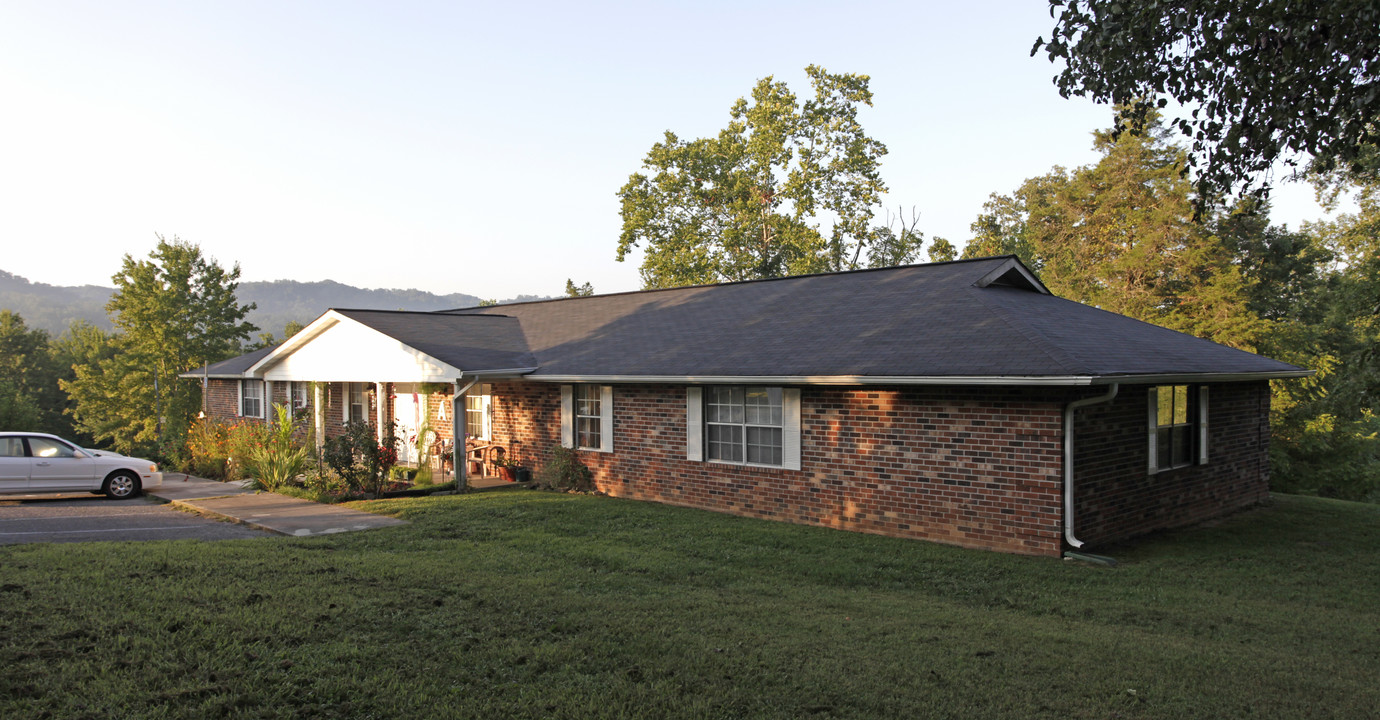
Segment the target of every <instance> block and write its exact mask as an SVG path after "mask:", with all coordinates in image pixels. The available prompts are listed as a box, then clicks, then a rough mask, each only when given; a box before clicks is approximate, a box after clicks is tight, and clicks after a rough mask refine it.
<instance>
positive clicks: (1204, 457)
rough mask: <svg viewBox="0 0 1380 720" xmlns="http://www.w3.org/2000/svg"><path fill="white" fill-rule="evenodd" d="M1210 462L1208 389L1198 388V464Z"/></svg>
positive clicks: (1203, 386) (1205, 387)
mask: <svg viewBox="0 0 1380 720" xmlns="http://www.w3.org/2000/svg"><path fill="white" fill-rule="evenodd" d="M1207 461H1208V387H1207V386H1206V385H1202V386H1200V387H1199V388H1198V464H1199V465H1206V464H1207Z"/></svg>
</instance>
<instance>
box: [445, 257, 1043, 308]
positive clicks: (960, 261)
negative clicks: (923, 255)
mask: <svg viewBox="0 0 1380 720" xmlns="http://www.w3.org/2000/svg"><path fill="white" fill-rule="evenodd" d="M1007 258H1016V259H1017V260H1019V259H1020V258H1017V257H1016V256H1015V255H992V256H989V257H980V258H961V259H958V260H945V261H943V262H928V263H910V264H908V265H888V266H887V267H876V268H856V269H853V270H831V271H829V272H818V273H805V274H804V275H786V276H783V277H773V278H751V279H749V280H730V281H729V282H720V283H702V284H700V285H677V286H676V287H668V288H647V289H645V290H625V291H623V292H616V293H605V294H602V295H581V296H579V297H555V298H546V299H545V300H524V301H522V302H515V303H499V304H498V305H471V306H469V307H459V308H451V309H449V310H435V311H433V312H437V313H456V312H460V311H462V310H480V309H484V308H491V307H514V306H518V305H539V304H542V303H556V302H567V301H571V300H589V299H592V298H610V297H620V296H623V295H644V294H650V293H659V292H671V291H674V290H703V289H705V288H716V287H727V286H729V285H749V284H752V283H769V282H781V281H783V280H800V279H803V278H813V277H830V276H835V275H858V274H861V273H870V272H885V271H887V270H913V269H916V268H931V267H939V266H941V265H960V264H965V263H975V262H987V261H991V260H1005V259H1007Z"/></svg>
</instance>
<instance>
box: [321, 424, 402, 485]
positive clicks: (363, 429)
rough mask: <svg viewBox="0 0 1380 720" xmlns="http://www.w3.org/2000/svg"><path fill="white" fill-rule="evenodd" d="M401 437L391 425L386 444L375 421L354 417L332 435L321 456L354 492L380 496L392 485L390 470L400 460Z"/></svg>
mask: <svg viewBox="0 0 1380 720" xmlns="http://www.w3.org/2000/svg"><path fill="white" fill-rule="evenodd" d="M397 442H398V439H397V436H396V435H394V429H393V428H392V427H389V428H387V432H386V433H385V434H384V436H383V441H382V443H380V442H379V439H378V433H377V431H376V430H375V429H374V424H373V423H368V422H364V421H362V420H351V421H350V422H348V423H345V431H344V432H343V433H342V434H340V435H337V436H334V437H328V438H326V441H325V447H324V448H323V449H322V453H321V459H322V460H323V461H324V462H325V463H326V465H328V466H330V468H331V470H333V471H334V472H335V474H336V475H337V476H338V477H340V479H341V480H343V481H344V482H345V485H346V487H347V488H348V490H349V491H351V492H363V493H369V494H372V495H374V496H375V497H377V496H378V494H379V493H381V492H383V488H384V486H385V485H387V484H388V475H389V470H391V469H392V467H393V465H395V464H396V463H397V462H398V451H397V449H396V448H397Z"/></svg>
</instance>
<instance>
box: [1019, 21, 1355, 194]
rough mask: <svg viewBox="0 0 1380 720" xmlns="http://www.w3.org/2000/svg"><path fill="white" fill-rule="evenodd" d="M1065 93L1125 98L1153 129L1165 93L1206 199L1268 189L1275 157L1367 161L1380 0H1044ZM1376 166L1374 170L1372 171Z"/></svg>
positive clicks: (1050, 52) (1326, 165) (1050, 45)
mask: <svg viewBox="0 0 1380 720" xmlns="http://www.w3.org/2000/svg"><path fill="white" fill-rule="evenodd" d="M1050 12H1051V14H1052V15H1055V14H1056V13H1057V15H1056V19H1055V26H1054V29H1053V31H1052V33H1051V35H1050V39H1049V40H1048V41H1046V40H1044V39H1043V38H1040V39H1037V40H1036V41H1035V46H1034V47H1033V48H1032V49H1031V55H1034V54H1036V53H1038V52H1039V51H1040V50H1041V49H1043V50H1044V51H1045V54H1046V56H1047V57H1048V58H1049V60H1050V61H1051V62H1063V64H1064V67H1063V70H1061V71H1060V72H1059V74H1058V75H1057V76H1056V77H1055V83H1056V85H1058V87H1059V92H1060V93H1061V94H1062V95H1063V96H1064V97H1069V96H1070V95H1079V96H1083V97H1089V98H1092V99H1093V100H1094V101H1096V102H1101V103H1113V104H1116V105H1121V106H1125V109H1126V111H1125V112H1124V113H1122V114H1121V116H1120V117H1119V119H1118V123H1117V127H1116V132H1117V133H1120V131H1121V130H1123V129H1131V130H1133V131H1136V132H1139V131H1140V130H1141V129H1142V128H1144V127H1146V125H1147V121H1148V119H1149V118H1150V117H1151V114H1152V111H1153V109H1154V108H1163V107H1165V106H1166V105H1167V99H1173V100H1174V101H1175V102H1177V103H1179V104H1180V105H1182V106H1183V107H1184V109H1185V112H1186V113H1188V115H1187V116H1186V117H1181V118H1178V119H1177V120H1176V121H1175V122H1174V125H1175V126H1176V127H1177V128H1178V129H1179V131H1180V132H1181V133H1182V134H1183V135H1184V136H1186V137H1188V138H1190V139H1191V141H1192V150H1193V154H1194V159H1195V163H1196V166H1197V171H1198V192H1199V196H1200V198H1202V199H1203V200H1204V201H1210V199H1211V198H1212V197H1213V196H1214V195H1217V194H1223V193H1229V192H1231V191H1232V189H1233V188H1234V187H1236V186H1237V185H1238V184H1239V185H1241V186H1242V187H1243V188H1244V189H1253V188H1254V189H1256V190H1263V189H1264V188H1265V185H1264V184H1263V182H1264V181H1261V180H1257V179H1256V178H1260V177H1268V171H1269V169H1270V168H1271V166H1272V165H1273V164H1274V162H1275V161H1276V159H1281V158H1282V159H1284V160H1286V161H1287V162H1289V163H1290V164H1297V162H1298V161H1299V156H1300V155H1310V156H1313V157H1314V158H1316V159H1317V161H1318V163H1319V167H1320V168H1321V169H1323V170H1327V169H1330V168H1332V167H1337V166H1339V165H1340V166H1342V167H1359V165H1360V163H1359V161H1360V160H1361V159H1362V155H1363V154H1364V152H1365V150H1364V148H1365V146H1367V145H1368V144H1374V143H1376V142H1377V141H1380V124H1377V121H1380V5H1378V4H1376V3H1375V2H1374V1H1373V0H1288V1H1285V0H1141V1H1139V2H1113V1H1112V0H1050ZM1371 169H1372V170H1374V169H1375V167H1374V166H1372V168H1371Z"/></svg>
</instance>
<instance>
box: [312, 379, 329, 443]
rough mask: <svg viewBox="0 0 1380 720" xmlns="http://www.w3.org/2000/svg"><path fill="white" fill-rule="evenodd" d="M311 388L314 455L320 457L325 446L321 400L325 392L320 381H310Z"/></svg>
mask: <svg viewBox="0 0 1380 720" xmlns="http://www.w3.org/2000/svg"><path fill="white" fill-rule="evenodd" d="M312 388H313V392H312V398H311V416H312V424H313V427H315V429H316V456H317V457H321V452H322V451H323V450H324V449H325V448H326V407H325V406H326V403H325V402H323V400H322V398H323V397H324V396H325V393H324V392H322V391H321V383H312Z"/></svg>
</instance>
